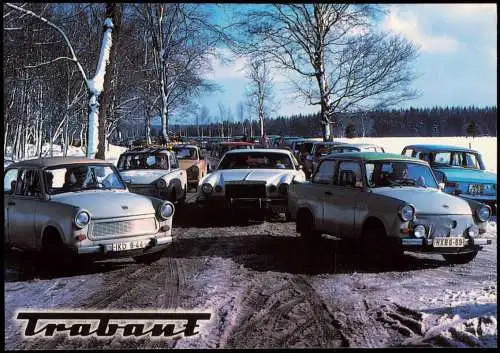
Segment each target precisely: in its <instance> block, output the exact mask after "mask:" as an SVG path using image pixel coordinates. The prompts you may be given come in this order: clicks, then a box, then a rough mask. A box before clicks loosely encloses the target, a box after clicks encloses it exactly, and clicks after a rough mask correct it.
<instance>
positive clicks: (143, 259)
mask: <svg viewBox="0 0 500 353" xmlns="http://www.w3.org/2000/svg"><path fill="white" fill-rule="evenodd" d="M162 256H163V251H157V252H154V253H149V254H145V255H139V256H134V258H133V259H134V261H135V262H137V263H139V264H146V265H149V264H151V263H153V262H155V261H158V260H159V259H160V258H161V257H162Z"/></svg>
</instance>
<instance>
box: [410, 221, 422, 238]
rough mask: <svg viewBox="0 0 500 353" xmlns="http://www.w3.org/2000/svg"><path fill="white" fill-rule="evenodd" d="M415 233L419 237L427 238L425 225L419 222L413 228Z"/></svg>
mask: <svg viewBox="0 0 500 353" xmlns="http://www.w3.org/2000/svg"><path fill="white" fill-rule="evenodd" d="M413 235H415V237H417V238H425V226H423V225H421V224H419V225H418V226H416V227H415V229H414V230H413Z"/></svg>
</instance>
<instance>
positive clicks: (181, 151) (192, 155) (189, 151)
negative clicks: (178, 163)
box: [174, 147, 197, 160]
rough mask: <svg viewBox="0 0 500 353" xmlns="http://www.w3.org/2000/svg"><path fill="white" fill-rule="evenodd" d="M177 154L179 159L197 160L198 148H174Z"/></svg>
mask: <svg viewBox="0 0 500 353" xmlns="http://www.w3.org/2000/svg"><path fill="white" fill-rule="evenodd" d="M174 151H175V155H176V156H177V159H190V160H195V159H197V158H196V148H192V147H181V148H179V147H177V148H174Z"/></svg>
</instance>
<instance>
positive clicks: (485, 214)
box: [476, 205, 491, 222]
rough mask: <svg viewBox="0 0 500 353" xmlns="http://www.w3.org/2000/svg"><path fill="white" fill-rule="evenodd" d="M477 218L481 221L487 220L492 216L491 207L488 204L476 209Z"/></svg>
mask: <svg viewBox="0 0 500 353" xmlns="http://www.w3.org/2000/svg"><path fill="white" fill-rule="evenodd" d="M476 215H477V218H478V219H479V220H480V221H481V222H486V221H487V220H488V219H490V217H491V209H490V206H488V205H482V206H481V207H478V208H477V209H476Z"/></svg>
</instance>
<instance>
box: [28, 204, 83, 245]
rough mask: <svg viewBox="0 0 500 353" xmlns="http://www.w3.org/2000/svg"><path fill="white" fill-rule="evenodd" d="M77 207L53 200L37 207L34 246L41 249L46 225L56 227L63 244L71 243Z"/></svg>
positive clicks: (72, 241)
mask: <svg viewBox="0 0 500 353" xmlns="http://www.w3.org/2000/svg"><path fill="white" fill-rule="evenodd" d="M78 209H79V208H78V207H76V206H70V205H67V204H63V203H59V202H54V201H47V204H46V205H44V207H38V208H37V213H36V218H35V229H36V233H35V234H36V238H35V239H34V240H35V242H34V243H35V247H36V248H37V249H41V246H42V238H43V234H44V232H45V230H46V229H47V228H48V227H53V228H55V229H57V231H58V232H59V234H60V236H61V240H62V241H63V242H64V244H66V245H73V244H74V243H75V240H74V239H73V232H74V231H75V230H76V228H75V227H74V224H73V219H74V217H75V216H76V213H77V211H78ZM91 217H92V215H91Z"/></svg>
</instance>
